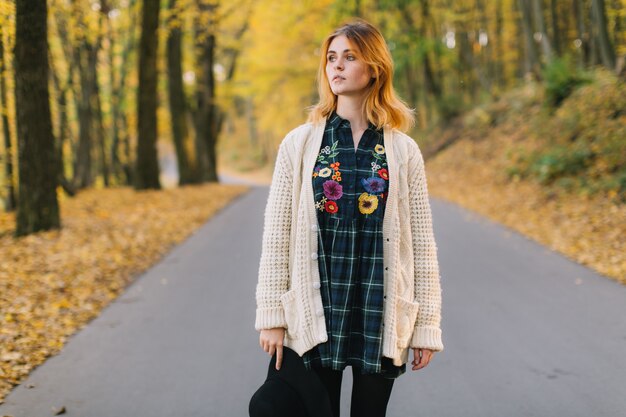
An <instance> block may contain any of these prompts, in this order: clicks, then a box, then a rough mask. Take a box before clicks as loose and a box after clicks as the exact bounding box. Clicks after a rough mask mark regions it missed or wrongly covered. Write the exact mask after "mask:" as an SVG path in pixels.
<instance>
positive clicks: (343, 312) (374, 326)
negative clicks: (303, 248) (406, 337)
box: [303, 112, 406, 378]
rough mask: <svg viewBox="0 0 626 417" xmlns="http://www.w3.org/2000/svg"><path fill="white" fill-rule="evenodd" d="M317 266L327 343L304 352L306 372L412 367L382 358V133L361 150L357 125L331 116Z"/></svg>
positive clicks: (318, 167) (320, 188) (318, 168)
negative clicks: (354, 127)
mask: <svg viewBox="0 0 626 417" xmlns="http://www.w3.org/2000/svg"><path fill="white" fill-rule="evenodd" d="M312 175H313V192H314V195H315V207H316V209H317V210H316V211H317V220H318V225H319V229H318V230H319V232H318V244H319V250H318V264H319V270H320V279H321V282H320V284H321V295H322V302H323V304H324V318H325V320H326V328H327V331H328V340H327V341H326V342H324V343H321V344H318V345H317V346H315V347H314V348H313V349H311V350H309V351H308V352H305V353H304V355H303V360H304V364H305V367H306V368H307V369H311V367H325V368H332V369H335V370H343V369H345V367H346V366H347V365H351V366H353V367H358V368H359V369H360V370H361V373H362V374H372V373H376V374H382V375H383V376H384V377H385V378H397V377H398V376H400V375H402V374H403V373H405V372H406V364H403V365H402V366H395V365H393V361H392V359H390V358H387V357H383V356H382V336H383V298H384V279H383V276H384V274H383V231H382V228H383V216H384V212H385V203H386V199H387V194H388V181H389V176H388V172H387V159H386V155H385V147H384V141H383V132H382V129H379V130H376V127H375V126H374V125H373V124H372V123H371V122H370V123H369V127H368V128H367V129H366V130H365V132H364V133H363V136H362V137H361V139H360V141H359V144H358V148H357V149H356V150H355V148H354V140H353V139H352V130H351V127H350V122H349V121H348V120H345V119H342V118H341V117H340V116H339V115H337V114H336V113H335V112H332V113H331V115H330V116H329V117H328V119H327V122H326V127H325V131H324V137H323V138H322V145H321V147H320V152H319V154H318V158H317V161H316V164H315V168H314V171H313V173H312Z"/></svg>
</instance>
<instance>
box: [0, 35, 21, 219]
mask: <svg viewBox="0 0 626 417" xmlns="http://www.w3.org/2000/svg"><path fill="white" fill-rule="evenodd" d="M6 73H7V65H6V64H5V61H4V34H3V31H2V26H0V109H2V110H3V111H2V115H1V117H0V119H1V120H2V136H3V137H4V158H5V161H4V177H5V181H6V189H7V192H6V199H5V200H4V210H5V211H7V212H9V211H13V210H15V206H16V205H17V202H16V201H15V187H14V186H13V179H14V178H13V148H12V146H11V130H10V129H9V114H8V111H7V107H8V104H9V103H8V100H7V86H6V83H5V79H4V74H6Z"/></svg>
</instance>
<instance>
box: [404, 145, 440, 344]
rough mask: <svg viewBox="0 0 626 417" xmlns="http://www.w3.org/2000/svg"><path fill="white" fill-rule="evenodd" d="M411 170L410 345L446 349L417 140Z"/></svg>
mask: <svg viewBox="0 0 626 417" xmlns="http://www.w3.org/2000/svg"><path fill="white" fill-rule="evenodd" d="M415 145H416V146H415V153H414V155H413V161H412V163H411V164H410V169H411V172H410V173H409V180H410V185H409V207H410V211H411V234H412V236H413V256H414V266H415V283H414V284H415V298H416V301H417V302H418V303H419V311H418V315H417V321H416V324H415V328H414V330H413V335H412V337H411V342H410V345H409V346H410V347H412V348H427V349H432V350H434V351H441V350H443V343H442V341H441V328H440V322H441V283H440V279H439V278H440V277H439V263H438V261H437V244H436V242H435V236H434V233H433V222H432V213H431V208H430V202H429V199H428V187H427V182H426V172H425V169H424V159H423V157H422V153H421V151H420V150H419V147H418V146H417V144H415Z"/></svg>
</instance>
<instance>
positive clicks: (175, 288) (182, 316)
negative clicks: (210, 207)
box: [0, 181, 626, 417]
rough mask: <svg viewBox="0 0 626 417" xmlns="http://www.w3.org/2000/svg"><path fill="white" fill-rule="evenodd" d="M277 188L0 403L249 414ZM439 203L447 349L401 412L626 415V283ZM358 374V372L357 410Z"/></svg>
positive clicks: (26, 407)
mask: <svg viewBox="0 0 626 417" xmlns="http://www.w3.org/2000/svg"><path fill="white" fill-rule="evenodd" d="M233 182H234V181H233ZM267 193H268V188H267V187H261V186H258V187H256V186H255V187H253V188H252V190H251V191H250V192H249V193H247V194H245V195H243V196H241V197H239V198H238V199H236V200H235V201H234V202H233V203H232V204H231V205H230V206H229V207H227V208H226V209H224V210H222V211H221V212H219V213H218V214H217V215H216V216H215V217H214V218H212V219H211V220H210V221H208V222H207V223H206V224H205V225H203V226H202V227H201V228H200V229H198V230H197V232H196V233H195V234H193V235H192V236H191V237H190V238H189V239H187V240H186V241H185V242H183V243H182V244H180V245H179V246H177V247H176V248H174V249H173V250H172V251H171V252H170V253H168V254H167V255H166V256H165V257H164V258H163V259H162V260H161V261H160V262H159V263H158V264H156V265H155V266H154V267H153V268H151V269H149V270H148V271H146V272H145V273H143V274H141V275H140V276H138V277H137V278H136V280H135V281H134V282H133V283H132V284H131V285H130V286H129V287H128V289H127V290H126V292H125V293H124V294H122V295H121V296H120V297H119V298H118V299H117V300H115V301H114V302H113V303H111V304H110V305H109V306H107V308H106V309H104V310H103V311H102V314H101V315H100V316H99V317H97V318H96V319H94V320H93V321H92V322H91V323H89V325H88V326H86V327H85V328H84V329H82V330H81V331H80V332H78V333H76V334H75V335H73V336H72V337H71V338H70V339H69V340H68V343H67V344H66V345H65V347H64V349H63V350H62V352H61V353H60V354H58V355H57V356H54V357H52V358H49V359H48V360H47V361H46V362H45V363H44V364H42V365H41V366H39V367H38V368H36V369H35V370H34V371H33V372H32V373H31V375H30V376H29V377H28V379H27V380H26V381H25V382H24V383H22V384H21V385H20V386H18V387H16V388H15V389H14V390H13V392H12V393H11V394H10V395H9V396H8V397H7V398H6V399H5V403H4V404H3V405H1V406H0V416H5V415H10V416H14V417H44V416H52V415H53V411H52V410H53V409H54V408H56V407H60V406H64V407H65V408H66V413H65V414H64V415H65V416H68V417H78V416H80V417H111V416H118V417H184V416H188V417H200V416H211V417H241V416H247V415H248V412H247V410H248V402H249V399H250V396H251V395H252V394H253V392H254V391H255V390H256V389H257V388H258V386H259V385H260V384H261V383H262V382H263V380H264V378H265V374H266V372H267V363H268V361H269V357H268V356H267V354H266V353H265V352H264V351H263V350H262V349H261V348H260V347H259V344H258V333H257V332H256V331H255V330H254V312H255V299H254V295H255V285H256V273H257V267H258V261H259V257H260V253H261V247H260V245H261V235H262V228H263V225H262V220H263V209H264V205H265V201H266V199H267ZM431 204H432V209H433V217H434V227H435V235H436V240H437V243H438V248H439V261H440V268H441V276H442V297H443V304H442V317H443V319H442V330H443V342H444V346H445V349H444V351H443V352H440V353H437V354H435V356H434V358H433V360H432V362H431V363H430V365H429V366H427V367H426V368H424V369H422V370H419V371H411V370H410V367H409V369H408V370H407V373H406V374H405V375H403V376H401V377H400V378H399V379H398V380H397V381H396V383H395V386H394V390H393V393H392V396H391V400H390V404H389V408H388V413H387V415H388V416H389V417H400V416H428V417H458V416H464V417H473V416H475V417H491V416H493V417H518V416H519V417H528V416H550V417H557V416H563V417H577V416H580V417H589V416H594V417H603V416H606V417H620V416H626V395H625V394H624V393H625V391H624V384H625V382H626V377H625V376H626V355H624V352H626V320H624V317H626V287H624V286H622V285H620V284H618V283H616V282H615V281H612V280H609V279H607V278H605V277H602V276H599V275H598V274H596V273H594V272H593V271H591V270H589V269H587V268H584V267H582V266H580V265H578V264H576V263H574V262H572V261H570V260H568V259H566V258H565V257H563V256H562V255H559V254H557V253H554V252H552V251H550V250H549V249H546V248H544V247H543V246H541V245H539V244H537V243H534V242H533V241H531V240H529V239H527V238H525V237H523V236H521V235H519V234H517V233H515V232H512V231H510V230H509V229H507V228H504V227H502V226H500V225H497V224H495V223H492V222H491V221H489V220H486V219H484V218H482V217H480V216H478V215H474V214H472V213H470V212H468V211H466V210H464V209H462V208H460V207H458V206H456V205H453V204H450V203H447V202H443V201H440V200H437V199H432V200H431ZM31 385H32V388H27V387H28V386H31ZM351 386H352V378H351V373H350V371H349V370H346V371H345V374H344V383H343V387H342V401H343V403H342V416H346V417H347V416H349V400H350V389H351Z"/></svg>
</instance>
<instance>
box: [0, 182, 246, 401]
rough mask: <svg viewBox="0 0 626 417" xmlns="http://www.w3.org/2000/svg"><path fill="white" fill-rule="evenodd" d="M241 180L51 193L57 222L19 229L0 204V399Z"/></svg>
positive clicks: (233, 191) (237, 188) (229, 195)
mask: <svg viewBox="0 0 626 417" xmlns="http://www.w3.org/2000/svg"><path fill="white" fill-rule="evenodd" d="M248 189H249V188H248V187H247V186H233V185H222V184H203V185H198V186H185V187H180V188H176V189H166V190H161V191H141V192H136V191H134V190H133V189H131V188H116V189H91V190H85V191H83V192H81V193H80V194H79V195H78V196H77V197H75V198H73V199H72V198H68V197H65V196H64V195H62V194H59V198H60V205H61V222H62V229H61V230H59V231H47V232H42V233H37V234H34V235H30V236H26V237H23V238H19V239H16V238H14V237H13V236H12V234H13V231H14V228H15V221H14V218H15V216H14V214H7V213H0V248H1V249H0V402H1V401H2V399H3V398H5V397H6V395H7V394H8V392H9V391H10V390H11V388H12V387H13V386H14V385H16V384H19V383H20V382H21V381H22V380H23V379H24V378H25V377H26V376H27V375H28V374H29V372H30V371H31V370H32V369H33V368H35V367H36V366H37V365H39V364H41V363H42V362H43V361H45V360H46V358H47V357H49V356H51V355H54V354H56V353H58V352H59V351H60V350H61V348H62V347H63V345H64V343H65V341H66V340H67V338H68V337H69V336H70V335H72V334H73V333H74V332H76V331H77V330H79V329H80V328H82V327H83V326H84V325H85V324H87V323H88V322H89V321H90V320H91V319H93V318H95V317H96V316H98V314H99V312H100V311H101V310H102V309H103V308H104V307H105V306H106V305H107V304H108V303H109V302H110V301H112V300H113V299H115V298H116V297H117V296H118V295H120V293H121V292H123V291H124V289H125V287H126V286H127V285H128V284H129V283H130V282H131V281H132V280H133V278H134V277H135V276H137V275H138V273H140V272H142V271H144V270H145V269H147V268H148V267H150V266H151V265H152V264H154V263H155V262H156V261H158V260H159V259H160V258H161V257H162V256H163V255H164V254H165V253H166V252H167V251H168V250H169V249H171V248H172V246H173V245H175V244H177V243H179V242H181V241H182V240H184V239H185V238H186V237H188V236H189V235H190V234H191V233H193V232H194V231H195V230H196V229H197V228H198V227H199V226H201V225H202V224H203V223H204V222H206V221H207V220H208V219H209V218H210V217H212V216H213V215H214V214H215V213H216V212H217V211H218V210H220V209H221V208H223V207H224V206H226V205H227V204H228V203H229V202H230V201H231V200H232V199H233V198H235V197H237V196H239V195H240V194H242V193H244V192H246V191H247V190H248Z"/></svg>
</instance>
